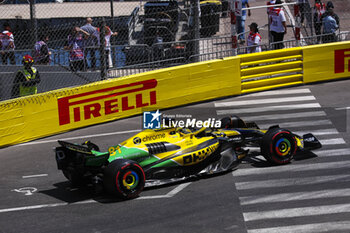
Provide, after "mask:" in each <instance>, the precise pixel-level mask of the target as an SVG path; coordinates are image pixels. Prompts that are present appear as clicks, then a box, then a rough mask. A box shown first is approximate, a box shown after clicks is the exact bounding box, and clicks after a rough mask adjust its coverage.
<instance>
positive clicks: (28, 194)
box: [11, 187, 38, 196]
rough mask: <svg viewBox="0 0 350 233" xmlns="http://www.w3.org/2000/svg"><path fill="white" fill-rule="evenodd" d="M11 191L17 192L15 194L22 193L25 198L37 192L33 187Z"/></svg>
mask: <svg viewBox="0 0 350 233" xmlns="http://www.w3.org/2000/svg"><path fill="white" fill-rule="evenodd" d="M11 191H13V192H17V193H24V195H26V196H31V195H33V193H35V192H36V191H38V189H37V188H34V187H23V188H19V189H12V190H11Z"/></svg>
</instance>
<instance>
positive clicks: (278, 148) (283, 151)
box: [261, 128, 298, 164]
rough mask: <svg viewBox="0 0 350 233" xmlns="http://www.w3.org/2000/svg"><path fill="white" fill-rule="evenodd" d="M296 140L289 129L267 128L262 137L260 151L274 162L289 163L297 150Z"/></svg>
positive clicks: (268, 159)
mask: <svg viewBox="0 0 350 233" xmlns="http://www.w3.org/2000/svg"><path fill="white" fill-rule="evenodd" d="M297 148H298V146H297V142H296V140H295V138H294V136H293V134H292V133H291V132H290V131H289V130H285V129H281V128H272V129H269V130H268V131H267V132H266V133H265V135H264V136H263V138H262V143H261V153H262V155H263V156H264V157H265V159H266V160H267V161H269V162H271V163H274V164H286V163H289V162H290V161H291V160H292V159H293V157H294V155H295V153H296V150H297Z"/></svg>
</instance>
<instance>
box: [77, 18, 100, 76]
mask: <svg viewBox="0 0 350 233" xmlns="http://www.w3.org/2000/svg"><path fill="white" fill-rule="evenodd" d="M91 24H92V19H91V18H87V19H86V24H85V25H84V26H82V27H81V29H82V30H83V31H85V32H87V33H88V34H89V36H87V37H86V40H85V42H84V46H85V50H84V56H85V60H86V59H87V55H88V54H90V58H91V69H92V70H95V69H96V50H97V49H98V46H99V40H100V37H99V32H98V30H97V28H96V27H94V26H92V25H91ZM86 65H87V64H86Z"/></svg>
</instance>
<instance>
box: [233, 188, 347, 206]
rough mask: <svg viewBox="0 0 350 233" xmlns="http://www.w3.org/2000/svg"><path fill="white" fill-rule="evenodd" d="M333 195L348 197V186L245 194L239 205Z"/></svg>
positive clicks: (331, 196) (311, 198)
mask: <svg viewBox="0 0 350 233" xmlns="http://www.w3.org/2000/svg"><path fill="white" fill-rule="evenodd" d="M335 197H350V188H346V189H334V190H329V189H327V190H320V191H310V192H295V193H294V192H292V193H280V194H268V195H257V196H246V197H240V198H239V200H240V202H241V205H252V204H259V203H276V202H287V201H301V200H313V199H319V198H335Z"/></svg>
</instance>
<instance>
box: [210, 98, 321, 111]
mask: <svg viewBox="0 0 350 233" xmlns="http://www.w3.org/2000/svg"><path fill="white" fill-rule="evenodd" d="M308 100H316V98H315V97H314V96H312V95H310V96H296V97H292V98H291V97H287V98H268V99H252V100H236V101H229V102H221V103H214V105H215V107H216V108H220V107H233V106H247V105H255V104H272V103H283V102H298V101H308Z"/></svg>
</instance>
